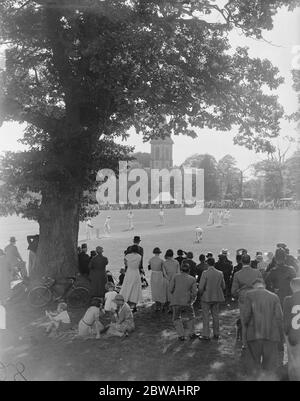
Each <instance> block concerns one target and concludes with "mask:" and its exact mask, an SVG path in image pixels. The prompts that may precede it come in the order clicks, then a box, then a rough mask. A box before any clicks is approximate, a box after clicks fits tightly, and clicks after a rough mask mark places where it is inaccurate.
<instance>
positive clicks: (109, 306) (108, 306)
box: [104, 282, 118, 312]
mask: <svg viewBox="0 0 300 401" xmlns="http://www.w3.org/2000/svg"><path fill="white" fill-rule="evenodd" d="M105 288H106V291H107V292H106V293H105V296H104V299H105V304H104V311H105V312H113V311H114V310H115V309H116V304H115V303H114V302H113V301H114V299H115V297H116V295H118V293H117V292H116V291H115V285H114V284H113V283H111V282H108V283H107V284H106V286H105Z"/></svg>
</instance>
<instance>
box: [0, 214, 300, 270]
mask: <svg viewBox="0 0 300 401" xmlns="http://www.w3.org/2000/svg"><path fill="white" fill-rule="evenodd" d="M108 215H110V216H111V229H112V232H111V236H110V237H109V238H106V237H104V234H103V225H104V221H105V218H106V217H107V216H108ZM207 218H208V210H205V211H204V213H203V214H202V215H200V216H186V215H185V213H184V209H167V210H166V211H165V225H164V226H161V225H160V222H159V215H158V210H155V209H151V210H134V225H135V229H134V230H133V231H128V222H127V211H103V212H101V214H100V215H99V216H97V217H96V218H94V219H93V220H92V223H93V225H94V233H93V234H94V236H93V238H92V240H91V241H86V240H85V235H86V234H85V225H84V224H81V226H80V232H79V243H82V242H88V247H89V250H91V249H95V247H96V246H97V245H101V246H103V247H104V254H105V255H106V256H107V257H108V259H109V269H110V270H111V271H112V272H113V274H114V275H116V274H117V273H118V271H119V269H120V267H121V266H123V251H124V250H125V249H126V248H127V247H128V245H130V244H131V243H132V238H133V236H134V235H140V236H141V238H142V242H141V245H142V246H143V248H144V252H145V258H144V260H145V262H147V261H148V259H149V258H150V257H151V256H152V250H153V248H154V247H155V246H159V247H160V248H161V249H162V251H163V252H164V251H165V250H166V249H168V248H171V249H173V250H174V251H176V250H177V249H180V248H181V249H184V250H186V251H192V252H193V253H194V255H195V257H196V258H197V259H198V257H199V255H200V253H206V252H208V251H212V252H213V253H214V254H216V255H217V254H218V252H220V250H221V249H222V248H226V249H228V250H229V252H230V255H231V257H232V258H234V257H235V251H236V249H238V248H242V247H244V248H246V249H247V250H248V252H249V253H250V254H251V255H253V256H254V255H255V252H256V251H263V252H267V251H274V248H275V246H276V243H278V242H285V243H287V244H288V246H289V248H290V250H291V253H292V254H296V251H297V249H298V248H300V226H299V223H300V211H288V210H239V209H235V210H232V211H231V219H230V223H229V225H228V226H227V225H226V226H223V227H221V228H217V227H215V226H213V227H207V226H206V224H207ZM197 225H200V226H201V227H202V228H203V230H204V237H203V241H202V243H201V244H196V243H195V242H194V241H195V227H196V226H197ZM96 228H99V230H100V234H101V233H102V235H103V237H102V238H100V239H96V234H95V233H96ZM37 232H38V227H37V224H36V223H34V222H31V221H27V220H24V219H20V218H18V217H15V216H13V217H9V218H2V219H0V248H4V246H5V245H6V244H7V243H8V238H9V237H10V236H12V235H14V236H16V237H17V239H18V243H17V245H18V248H19V251H20V253H21V254H22V256H23V258H25V260H27V250H26V249H27V243H26V236H27V235H28V234H35V233H37ZM145 265H146V263H145Z"/></svg>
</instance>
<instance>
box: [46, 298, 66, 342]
mask: <svg viewBox="0 0 300 401" xmlns="http://www.w3.org/2000/svg"><path fill="white" fill-rule="evenodd" d="M46 316H47V317H48V318H49V319H50V322H49V323H48V325H47V328H46V333H47V334H52V335H55V334H58V332H59V331H66V330H68V329H70V327H71V319H70V316H69V314H68V311H67V304H66V303H65V302H60V303H59V304H58V305H57V310H56V312H48V311H46Z"/></svg>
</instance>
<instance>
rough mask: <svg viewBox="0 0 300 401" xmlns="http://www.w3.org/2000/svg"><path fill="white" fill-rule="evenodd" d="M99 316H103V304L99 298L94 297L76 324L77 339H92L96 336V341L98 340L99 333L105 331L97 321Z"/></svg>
mask: <svg viewBox="0 0 300 401" xmlns="http://www.w3.org/2000/svg"><path fill="white" fill-rule="evenodd" d="M100 316H104V311H103V304H102V302H101V298H96V297H94V298H92V300H91V302H90V306H89V308H88V309H87V311H86V312H85V314H84V316H83V318H82V319H81V320H80V322H79V324H78V337H83V338H94V337H95V335H96V339H99V338H100V333H101V331H103V330H104V329H105V328H104V325H103V324H102V323H101V322H100V320H99V318H100Z"/></svg>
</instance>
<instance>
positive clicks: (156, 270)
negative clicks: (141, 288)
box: [148, 248, 167, 311]
mask: <svg viewBox="0 0 300 401" xmlns="http://www.w3.org/2000/svg"><path fill="white" fill-rule="evenodd" d="M153 254H154V256H153V257H152V258H151V259H150V260H149V265H148V269H149V270H151V293H152V301H154V302H155V310H156V311H160V310H161V304H165V303H166V302H167V282H166V279H165V278H164V275H163V263H164V261H163V260H162V259H161V258H160V257H159V255H160V254H161V250H160V249H159V248H154V249H153Z"/></svg>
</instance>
